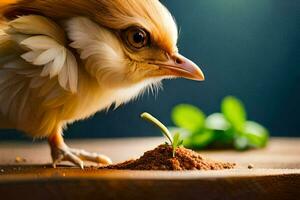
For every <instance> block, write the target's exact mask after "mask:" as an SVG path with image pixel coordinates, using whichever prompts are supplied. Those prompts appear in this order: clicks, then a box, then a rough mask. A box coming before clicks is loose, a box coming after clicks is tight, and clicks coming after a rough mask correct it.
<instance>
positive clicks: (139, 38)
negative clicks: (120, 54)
mask: <svg viewBox="0 0 300 200" xmlns="http://www.w3.org/2000/svg"><path fill="white" fill-rule="evenodd" d="M126 39H127V43H128V44H129V45H130V46H131V47H134V48H136V49H141V48H143V47H145V46H146V45H147V44H148V42H149V38H148V34H147V32H146V31H145V30H143V29H141V28H130V29H128V30H127V31H126Z"/></svg>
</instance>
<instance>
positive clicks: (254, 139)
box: [170, 96, 269, 150]
mask: <svg viewBox="0 0 300 200" xmlns="http://www.w3.org/2000/svg"><path fill="white" fill-rule="evenodd" d="M171 117H172V121H173V123H174V124H175V125H176V126H177V127H172V128H170V130H171V132H172V133H175V132H176V133H181V135H182V136H183V139H184V142H183V145H184V146H185V147H187V148H192V149H204V148H235V149H237V150H246V149H249V148H263V147H265V146H266V144H267V142H268V139H269V133H268V130H267V129H266V128H265V127H263V126H262V125H260V124H258V123H257V122H254V121H247V113H246V110H245V107H244V105H243V103H242V102H241V101H240V100H239V99H237V98H236V97H233V96H227V97H225V98H224V99H223V100H222V103H221V113H213V114H211V115H209V116H208V117H206V116H205V114H204V113H203V112H202V111H201V110H200V109H199V108H198V107H195V106H193V105H190V104H179V105H177V106H175V107H174V108H173V110H172V114H171Z"/></svg>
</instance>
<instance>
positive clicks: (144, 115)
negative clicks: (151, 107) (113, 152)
mask: <svg viewBox="0 0 300 200" xmlns="http://www.w3.org/2000/svg"><path fill="white" fill-rule="evenodd" d="M141 117H142V118H143V119H145V120H146V121H148V122H150V123H152V124H153V125H155V126H156V127H157V128H159V129H160V130H161V132H162V133H163V135H164V136H166V138H167V139H168V140H169V142H170V145H171V146H172V149H173V157H175V154H176V149H177V147H179V146H181V145H182V143H183V140H182V139H180V134H179V133H178V132H177V133H175V134H174V136H173V137H172V135H171V133H170V131H169V129H168V128H167V127H166V126H165V125H163V123H161V122H160V121H159V120H158V119H156V118H155V117H153V116H152V115H151V114H149V113H146V112H144V113H142V114H141Z"/></svg>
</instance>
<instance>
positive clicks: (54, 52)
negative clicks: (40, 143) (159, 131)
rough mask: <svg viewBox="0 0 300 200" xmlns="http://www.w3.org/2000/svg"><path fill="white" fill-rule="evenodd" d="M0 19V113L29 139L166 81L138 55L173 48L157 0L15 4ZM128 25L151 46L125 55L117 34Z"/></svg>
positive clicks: (172, 31) (169, 21) (168, 21)
mask: <svg viewBox="0 0 300 200" xmlns="http://www.w3.org/2000/svg"><path fill="white" fill-rule="evenodd" d="M133 8H134V9H133ZM2 14H3V16H4V17H6V18H7V21H5V23H4V24H5V27H4V28H2V29H1V30H3V31H4V32H2V34H1V35H0V113H1V115H2V116H5V118H6V120H9V121H11V122H12V123H13V126H14V128H17V129H19V130H22V131H24V132H26V133H28V134H30V135H32V136H34V137H44V136H49V135H53V134H56V133H61V131H62V128H63V127H64V126H65V125H66V124H68V123H72V122H74V121H76V120H81V119H84V118H87V117H89V116H91V115H93V114H95V113H96V112H97V111H99V110H103V109H107V108H108V107H110V106H111V105H112V104H115V106H116V107H117V106H119V105H121V104H123V103H126V102H128V101H129V100H131V99H133V98H136V97H137V96H138V95H139V94H142V93H143V91H145V90H146V89H147V88H159V85H160V80H161V79H162V78H163V77H162V76H154V75H153V76H152V75H151V73H150V72H152V71H153V70H158V69H159V68H158V67H157V66H152V65H150V66H149V64H148V63H147V62H145V61H143V59H142V58H143V57H144V59H164V58H165V54H164V53H163V51H166V52H176V51H177V47H176V41H177V27H176V25H175V22H174V20H173V18H172V16H171V15H170V13H169V12H168V11H167V9H166V8H165V7H164V6H163V5H162V4H161V3H159V1H157V0H145V1H136V0H126V1H123V0H115V1H105V0H86V1H82V0H70V1H61V0H43V1H38V0H31V1H26V0H20V1H18V3H16V4H9V5H8V6H6V7H5V8H4V10H3V11H2ZM130 26H139V27H143V28H144V29H146V30H147V31H149V33H150V34H151V36H152V38H151V40H152V42H153V46H155V48H148V49H146V50H145V51H143V52H136V53H132V52H130V51H128V50H127V49H126V48H125V46H124V43H123V41H122V40H121V39H120V37H119V33H120V31H122V30H123V29H125V28H127V27H130ZM160 49H163V51H162V50H160ZM149 56H152V57H153V58H151V57H149ZM150 75H151V76H150Z"/></svg>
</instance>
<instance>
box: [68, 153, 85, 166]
mask: <svg viewBox="0 0 300 200" xmlns="http://www.w3.org/2000/svg"><path fill="white" fill-rule="evenodd" d="M64 160H65V161H69V162H72V163H74V164H75V165H77V166H78V167H80V168H81V169H83V168H84V165H83V161H82V160H81V159H80V158H79V157H78V156H76V155H74V154H73V153H67V154H66V155H65V158H64Z"/></svg>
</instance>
